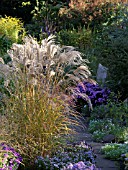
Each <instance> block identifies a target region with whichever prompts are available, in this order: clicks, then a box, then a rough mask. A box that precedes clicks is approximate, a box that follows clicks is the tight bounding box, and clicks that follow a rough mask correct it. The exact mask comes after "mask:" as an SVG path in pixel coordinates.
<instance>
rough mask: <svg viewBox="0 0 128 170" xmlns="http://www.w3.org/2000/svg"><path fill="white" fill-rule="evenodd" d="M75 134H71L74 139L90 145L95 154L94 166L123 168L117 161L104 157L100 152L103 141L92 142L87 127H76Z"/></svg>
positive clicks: (107, 168)
mask: <svg viewBox="0 0 128 170" xmlns="http://www.w3.org/2000/svg"><path fill="white" fill-rule="evenodd" d="M76 131H77V134H75V135H74V136H73V140H75V141H83V140H84V141H86V142H87V144H89V145H91V146H92V148H93V150H94V153H95V154H96V155H97V158H96V166H97V168H101V170H123V169H120V168H119V166H118V162H117V161H111V160H108V159H105V158H104V155H102V154H101V152H100V150H101V147H102V146H103V145H104V144H103V143H97V142H94V141H93V139H92V135H91V134H90V133H89V132H88V128H87V127H84V128H80V127H79V128H78V127H77V129H76Z"/></svg>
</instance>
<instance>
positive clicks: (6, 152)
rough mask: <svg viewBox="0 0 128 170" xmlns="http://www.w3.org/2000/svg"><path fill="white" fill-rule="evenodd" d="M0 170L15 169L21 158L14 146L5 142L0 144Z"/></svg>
mask: <svg viewBox="0 0 128 170" xmlns="http://www.w3.org/2000/svg"><path fill="white" fill-rule="evenodd" d="M0 150H1V153H0V170H17V169H18V167H19V164H20V163H21V161H22V158H21V156H20V154H19V153H17V152H16V151H15V150H14V148H12V147H10V146H9V145H7V144H5V143H1V144H0Z"/></svg>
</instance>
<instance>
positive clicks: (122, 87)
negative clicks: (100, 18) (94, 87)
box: [93, 26, 128, 101]
mask: <svg viewBox="0 0 128 170" xmlns="http://www.w3.org/2000/svg"><path fill="white" fill-rule="evenodd" d="M127 37H128V29H127V27H126V28H122V27H117V26H112V27H107V28H104V30H103V31H102V33H100V34H99V35H98V36H97V38H96V41H95V48H94V49H93V50H94V56H96V57H97V61H98V62H100V63H101V64H102V65H104V66H105V67H107V68H108V77H107V86H108V87H109V88H111V89H112V90H113V91H115V93H116V94H118V93H119V94H120V99H121V100H122V101H123V100H125V99H126V98H127V97H128V96H127V94H128V88H127V87H128V85H127V82H128V81H127V80H128V77H127V75H128V68H127V65H128V60H127V58H128V44H127V42H128V38H127Z"/></svg>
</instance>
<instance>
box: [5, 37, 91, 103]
mask: <svg viewBox="0 0 128 170" xmlns="http://www.w3.org/2000/svg"><path fill="white" fill-rule="evenodd" d="M8 54H9V56H10V57H11V60H12V61H11V62H9V63H8V64H7V65H6V67H5V66H4V68H6V69H7V68H8V70H9V71H11V72H14V73H15V74H17V75H18V74H22V73H23V72H24V73H25V74H26V75H27V81H28V82H31V83H32V84H36V83H38V81H40V82H42V83H43V86H45V85H46V87H50V86H51V88H52V90H53V89H54V90H55V91H56V88H55V87H57V88H58V87H59V88H60V87H61V88H63V89H64V90H65V89H68V90H69V89H71V88H69V87H71V86H73V85H76V84H77V83H78V82H81V81H85V80H88V79H89V78H90V76H91V72H90V71H89V68H88V66H87V62H88V61H87V60H85V59H83V58H82V54H81V53H80V52H79V51H76V50H75V48H74V47H72V46H62V47H61V46H60V45H59V44H56V43H55V36H53V35H50V36H49V37H48V38H47V39H44V40H42V41H41V43H40V44H39V43H38V42H37V41H36V40H35V39H34V38H32V37H31V36H27V37H25V38H24V43H23V44H16V43H14V44H13V45H12V48H11V49H10V50H9V51H8ZM48 85H49V86H48ZM88 100H89V99H88Z"/></svg>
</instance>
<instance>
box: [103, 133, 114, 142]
mask: <svg viewBox="0 0 128 170" xmlns="http://www.w3.org/2000/svg"><path fill="white" fill-rule="evenodd" d="M114 141H115V136H114V135H112V134H108V135H105V136H104V137H103V142H105V143H111V142H114Z"/></svg>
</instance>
